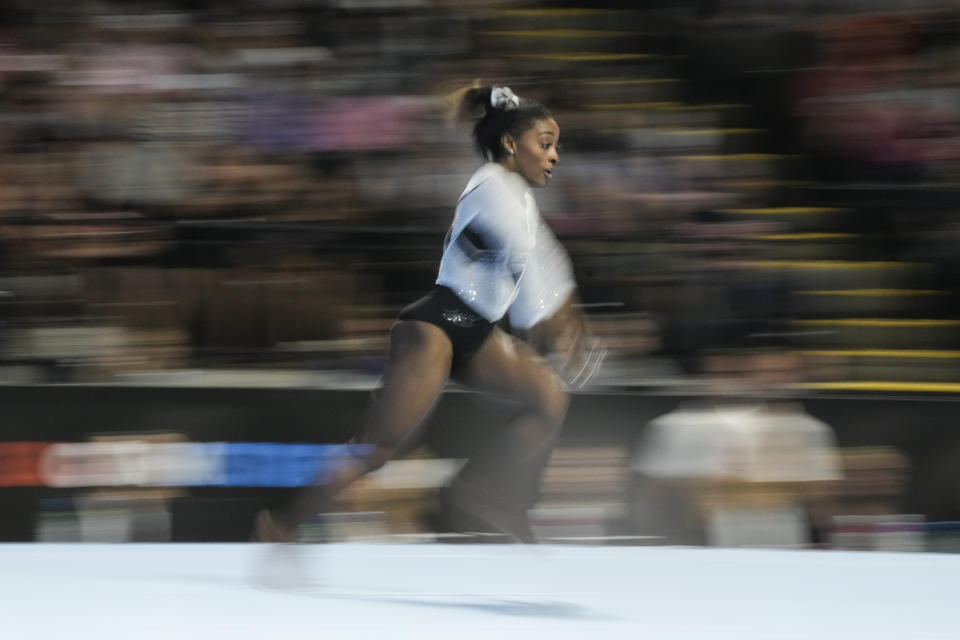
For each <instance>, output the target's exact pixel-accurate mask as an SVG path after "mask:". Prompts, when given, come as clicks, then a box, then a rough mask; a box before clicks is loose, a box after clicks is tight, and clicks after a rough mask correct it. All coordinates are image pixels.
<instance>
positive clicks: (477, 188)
mask: <svg viewBox="0 0 960 640" xmlns="http://www.w3.org/2000/svg"><path fill="white" fill-rule="evenodd" d="M527 188H528V185H527V183H526V181H525V180H524V179H523V178H522V177H521V176H520V175H519V174H518V173H515V172H513V171H507V170H506V169H505V168H504V167H503V166H501V165H499V164H497V163H496V162H488V163H487V164H485V165H483V166H482V167H480V168H479V169H477V170H476V171H475V172H474V174H473V176H472V177H471V178H470V181H469V182H468V183H467V187H466V189H464V190H463V195H461V196H460V200H464V199H465V198H468V197H490V196H494V195H496V196H499V197H502V196H504V195H506V196H511V195H513V196H516V197H519V198H522V197H523V194H524V193H525V192H526V190H527Z"/></svg>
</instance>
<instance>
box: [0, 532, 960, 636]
mask: <svg viewBox="0 0 960 640" xmlns="http://www.w3.org/2000/svg"><path fill="white" fill-rule="evenodd" d="M291 552H293V554H291ZM291 560H292V561H293V562H292V563H288V561H291ZM265 567H271V568H275V569H277V568H282V567H286V570H285V571H284V572H282V574H281V575H280V577H283V578H289V579H290V580H289V581H288V582H290V584H288V585H287V586H285V587H283V588H278V587H276V586H273V587H270V586H266V585H265V584H263V582H262V580H264V579H266V578H267V577H268V576H270V574H271V573H274V574H275V573H276V572H264V568H265ZM291 568H294V570H293V571H289V570H290V569H291ZM298 570H299V571H300V572H301V573H300V576H299V579H295V578H297V571H298ZM255 576H256V577H257V578H256V579H255ZM958 576H960V555H957V556H954V555H940V554H910V553H902V554H891V553H866V552H863V553H852V552H831V551H764V550H722V549H689V548H655V547H643V548H640V547H583V546H539V547H522V546H508V545H442V544H329V545H303V546H298V547H296V548H292V549H291V548H289V547H272V546H269V545H253V544H236V545H222V544H206V545H186V544H167V545H146V544H126V545H112V544H73V545H57V544H8V545H0V638H4V639H6V638H11V639H13V638H16V639H19V638H30V639H31V640H43V639H46V638H58V639H60V638H70V639H71V640H87V639H104V638H109V639H124V640H128V639H130V640H146V639H152V638H165V639H166V638H176V639H179V638H218V639H219V638H224V639H233V638H257V639H258V640H267V639H269V640H273V639H287V638H317V639H323V640H327V639H330V638H391V639H392V638H425V639H432V638H457V639H460V638H491V639H497V640H499V639H501V638H586V639H588V640H601V639H605V638H645V639H646V638H651V639H660V638H663V639H670V640H673V639H684V638H698V639H699V638H711V639H713V638H729V639H731V640H733V639H735V640H744V638H763V639H780V638H791V639H793V638H803V639H804V640H823V639H833V638H836V639H844V640H847V639H850V638H871V640H878V639H886V638H889V639H894V638H896V639H897V640H904V639H910V640H916V639H920V638H960V616H958V615H957V611H958V606H957V603H958V602H960V595H958V593H957V584H958ZM277 577H278V576H277V575H272V577H271V578H270V581H271V583H275V582H276V578H277ZM258 580H259V581H258Z"/></svg>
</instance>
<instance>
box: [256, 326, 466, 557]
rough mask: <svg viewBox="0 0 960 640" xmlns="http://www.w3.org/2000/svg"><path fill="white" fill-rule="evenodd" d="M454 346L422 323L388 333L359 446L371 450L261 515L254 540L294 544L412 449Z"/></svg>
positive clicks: (339, 463) (441, 385) (347, 460)
mask: <svg viewBox="0 0 960 640" xmlns="http://www.w3.org/2000/svg"><path fill="white" fill-rule="evenodd" d="M452 359H453V347H452V345H451V344H450V339H449V338H448V337H447V335H446V334H445V333H444V332H443V330H441V329H440V328H439V327H436V326H434V325H432V324H429V323H426V322H421V321H418V320H405V321H401V322H398V323H397V324H395V325H394V327H393V329H391V331H390V349H389V352H388V356H387V364H386V367H385V369H384V374H383V379H382V383H381V387H380V389H378V390H377V391H375V392H374V394H373V398H372V400H373V402H372V405H371V408H370V412H369V417H368V419H367V423H366V425H364V428H363V430H362V431H361V433H360V438H359V442H361V443H364V444H369V445H372V449H371V450H370V451H369V453H367V454H366V455H364V456H362V457H344V458H342V459H340V460H338V461H337V462H336V463H334V468H333V469H332V470H330V471H329V472H328V473H326V474H324V476H323V477H321V478H318V479H317V482H316V484H313V485H311V486H308V487H304V488H302V489H300V490H299V492H298V493H297V494H296V495H295V496H294V499H293V501H292V503H291V504H290V505H289V506H288V507H287V508H285V509H281V510H278V511H277V512H275V513H272V514H270V513H265V512H261V514H260V516H258V518H257V523H256V537H257V538H258V539H260V540H263V541H287V540H292V539H293V538H294V535H295V531H296V528H297V527H298V526H299V525H300V524H302V523H303V522H305V521H306V520H308V519H309V518H311V517H313V516H314V515H315V514H317V513H320V512H322V511H323V510H324V509H326V508H328V507H329V506H330V504H331V502H332V500H333V499H334V498H336V496H337V495H339V494H340V493H341V492H342V491H343V490H344V489H346V488H347V487H348V486H349V485H350V484H352V483H353V482H355V481H356V480H358V479H359V478H360V477H362V476H364V475H365V474H367V473H369V472H370V471H374V470H376V469H379V468H380V467H382V466H383V465H384V464H386V463H387V461H389V460H390V459H391V458H393V457H394V456H395V455H396V453H397V451H398V450H399V449H401V448H403V447H405V446H408V445H409V441H410V440H411V439H412V438H413V437H414V436H415V434H416V432H417V428H418V427H419V426H420V425H421V424H422V423H423V421H424V419H425V418H426V417H427V415H428V414H429V413H430V410H431V409H432V408H433V406H434V405H435V404H436V401H437V399H438V398H439V397H440V394H441V392H442V391H443V388H444V385H445V384H446V382H447V379H448V378H449V375H450V363H451V361H452Z"/></svg>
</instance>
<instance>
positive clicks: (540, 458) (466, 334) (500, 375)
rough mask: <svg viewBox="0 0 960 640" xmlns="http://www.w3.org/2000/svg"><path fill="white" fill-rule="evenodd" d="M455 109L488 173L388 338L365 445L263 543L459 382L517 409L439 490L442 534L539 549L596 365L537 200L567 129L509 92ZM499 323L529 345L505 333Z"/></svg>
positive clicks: (265, 524) (278, 537)
mask: <svg viewBox="0 0 960 640" xmlns="http://www.w3.org/2000/svg"><path fill="white" fill-rule="evenodd" d="M452 111H453V113H454V115H455V116H456V117H457V119H458V120H460V121H462V122H469V121H472V122H473V139H474V142H475V144H476V147H477V149H478V150H479V152H480V154H481V155H482V156H483V158H484V159H485V160H486V163H485V164H484V165H483V166H481V167H480V168H479V169H478V170H477V171H476V172H475V173H474V174H473V176H472V177H471V178H470V180H469V182H468V183H467V185H466V188H465V189H464V191H463V194H462V195H461V196H460V199H459V201H458V203H457V207H456V212H455V215H454V218H453V223H452V225H451V226H450V230H449V232H448V233H447V236H446V239H445V242H444V251H443V256H442V258H441V260H440V268H439V275H438V277H437V280H436V285H435V287H434V288H433V290H432V291H431V292H430V293H429V294H427V295H426V296H425V297H424V298H422V299H420V300H419V301H417V302H415V303H413V304H412V305H410V306H409V307H407V308H405V309H404V310H403V311H402V312H401V313H400V314H399V317H398V321H397V323H396V324H395V325H394V326H393V328H392V329H391V331H390V346H389V352H388V356H387V362H386V366H385V370H384V374H383V378H382V381H381V385H380V388H379V389H378V390H377V391H375V392H374V394H373V397H372V404H371V410H370V414H369V417H368V420H367V423H366V425H365V426H364V428H363V429H362V430H361V432H360V434H359V436H358V438H357V439H356V441H357V442H358V443H363V444H367V445H370V446H369V447H367V448H365V453H364V454H362V455H360V456H357V455H353V456H349V455H345V456H344V457H343V458H342V459H340V460H339V461H338V463H336V464H335V465H334V466H333V468H332V470H330V471H328V472H327V473H325V474H323V477H321V478H318V479H317V481H316V484H314V485H312V486H309V487H304V488H303V489H301V490H300V491H299V492H298V493H297V495H296V496H295V498H294V500H293V501H292V503H291V504H290V505H289V506H288V507H286V508H282V509H277V510H274V511H268V510H264V511H262V512H260V513H259V514H258V516H257V519H256V523H255V537H256V539H258V540H261V541H273V542H288V541H294V540H295V539H296V531H297V527H298V526H299V525H300V524H301V523H303V522H304V521H306V520H307V519H309V518H311V517H313V516H314V515H316V514H317V513H320V512H322V511H324V510H325V509H327V508H328V507H329V506H330V505H331V502H332V500H333V499H334V498H335V497H336V496H337V495H338V494H339V493H340V492H341V491H343V490H344V489H345V488H346V487H347V486H349V485H350V484H351V483H353V482H354V481H356V480H357V479H358V478H360V477H362V476H363V475H364V474H367V473H369V472H371V471H374V470H376V469H379V468H380V467H382V466H383V465H384V464H386V463H387V462H388V461H389V460H391V459H392V458H394V457H396V456H398V455H401V454H402V453H403V452H405V451H408V450H409V448H410V446H411V444H412V443H414V442H415V441H416V439H417V438H416V436H417V435H418V427H419V426H420V425H421V424H422V423H423V422H424V421H425V418H426V417H427V415H428V414H429V412H430V410H431V409H432V408H433V407H434V405H435V404H436V402H437V400H438V398H439V397H440V395H441V393H442V391H443V389H444V386H445V385H446V384H447V381H448V380H450V379H453V380H454V381H456V382H457V383H459V384H461V385H463V386H465V387H467V388H470V389H473V390H476V391H478V392H480V393H481V394H485V395H488V396H493V397H496V398H498V399H501V400H507V401H510V402H512V403H514V404H515V406H516V407H517V413H516V417H515V419H514V420H513V422H512V423H511V424H510V425H509V428H508V429H507V431H506V433H505V435H504V436H503V437H501V438H498V439H497V442H495V443H494V444H493V445H492V446H489V447H485V448H484V450H483V451H478V452H477V454H476V455H474V456H471V457H470V459H469V460H468V462H467V464H466V465H464V467H463V469H462V470H461V472H460V473H459V474H458V475H457V477H456V478H455V479H454V481H453V482H452V483H451V484H450V486H449V487H447V488H446V489H445V491H444V492H443V493H442V503H443V506H444V513H445V515H446V523H447V525H448V526H449V527H450V528H461V529H463V528H467V529H470V528H474V527H476V528H483V529H485V530H486V531H488V532H490V531H493V532H497V533H500V534H503V535H505V536H506V537H507V538H508V539H509V540H511V541H516V542H524V543H532V542H535V538H534V535H533V533H532V531H531V529H530V525H529V520H528V518H527V511H528V509H529V508H530V507H531V506H532V505H533V503H534V502H535V501H536V498H537V492H538V489H539V484H540V479H541V476H542V472H543V469H544V468H545V466H546V463H547V461H548V459H549V457H550V454H551V452H552V449H553V445H554V443H555V441H556V439H557V436H558V433H559V430H560V427H561V424H562V422H563V419H564V415H565V414H566V411H567V405H568V403H569V398H568V391H567V389H568V387H569V386H581V385H582V384H583V383H584V382H585V381H586V379H587V378H589V377H590V375H591V374H592V372H593V371H595V370H596V368H597V367H598V366H599V362H600V360H601V357H602V350H601V349H598V348H597V346H596V345H597V342H596V340H595V339H594V338H593V337H592V336H591V334H590V333H589V331H588V330H587V326H586V323H585V319H584V317H583V315H582V314H581V313H580V312H579V310H578V308H577V306H576V305H575V296H576V284H575V282H574V279H573V271H572V268H571V264H570V260H569V258H568V256H567V253H566V252H565V251H564V249H563V248H562V247H561V246H560V244H559V242H558V241H557V239H556V238H555V237H554V235H553V233H552V232H551V231H550V229H549V227H548V226H547V225H546V224H545V223H544V221H543V219H542V218H541V216H540V212H539V210H538V209H537V204H536V201H535V200H534V195H533V190H532V189H533V188H539V187H545V186H547V184H549V182H550V181H551V180H552V179H553V177H554V172H555V171H556V168H557V163H558V162H559V159H560V157H559V153H558V143H559V141H560V128H559V126H558V125H557V122H556V120H554V118H553V116H552V115H551V114H550V112H549V111H548V110H547V109H546V108H545V107H544V106H543V105H541V104H539V103H537V102H535V101H533V100H529V99H525V98H521V97H518V96H517V95H516V94H514V93H513V91H511V90H510V88H509V87H503V86H478V85H473V86H470V87H468V88H465V89H462V90H460V91H459V92H457V93H456V94H454V98H453V102H452ZM503 320H508V321H509V325H510V327H511V331H512V332H513V333H514V334H517V335H519V336H523V338H524V339H520V338H519V337H517V335H512V334H511V333H508V332H507V331H506V330H504V329H503V328H501V327H500V326H498V323H500V322H501V321H503ZM541 354H545V355H546V354H549V355H550V356H551V362H554V363H555V366H554V367H551V366H550V365H549V364H548V363H547V361H546V360H545V359H544V357H542V355H541Z"/></svg>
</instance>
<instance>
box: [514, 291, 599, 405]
mask: <svg viewBox="0 0 960 640" xmlns="http://www.w3.org/2000/svg"><path fill="white" fill-rule="evenodd" d="M577 302H578V301H577V298H576V296H575V295H571V296H570V298H568V299H567V301H566V302H565V303H564V304H563V306H562V307H561V308H560V309H559V310H558V311H557V312H556V313H555V314H553V316H551V317H550V318H548V319H546V320H544V321H542V322H540V323H539V324H537V325H536V326H534V327H533V328H532V329H531V330H530V332H529V335H528V337H527V341H528V342H529V343H530V344H531V345H532V346H533V347H534V349H536V350H537V352H539V353H540V354H541V355H543V356H544V358H546V360H547V361H548V362H550V364H551V365H552V366H553V367H554V369H555V370H556V371H557V373H558V374H559V375H560V377H561V378H563V379H564V381H565V382H566V383H567V384H568V385H570V386H571V387H572V388H577V389H579V388H581V387H583V386H584V385H585V384H587V382H588V381H589V380H590V379H591V378H593V376H594V374H596V372H597V371H598V370H599V369H600V366H601V364H602V363H603V360H604V358H605V357H606V354H607V349H606V347H605V346H604V345H603V342H602V340H601V339H600V338H598V337H597V336H596V334H595V333H594V332H593V331H592V330H591V329H590V326H589V324H588V322H587V317H586V316H585V315H584V313H583V311H581V309H580V308H579V307H578V306H577Z"/></svg>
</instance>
